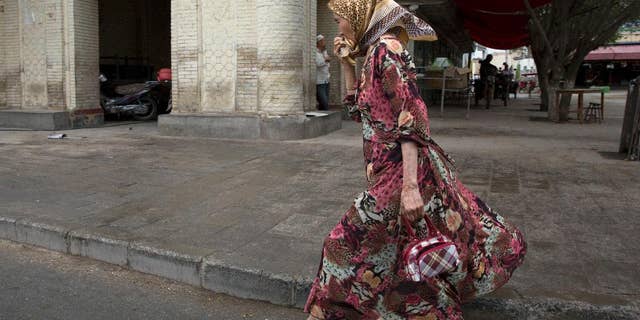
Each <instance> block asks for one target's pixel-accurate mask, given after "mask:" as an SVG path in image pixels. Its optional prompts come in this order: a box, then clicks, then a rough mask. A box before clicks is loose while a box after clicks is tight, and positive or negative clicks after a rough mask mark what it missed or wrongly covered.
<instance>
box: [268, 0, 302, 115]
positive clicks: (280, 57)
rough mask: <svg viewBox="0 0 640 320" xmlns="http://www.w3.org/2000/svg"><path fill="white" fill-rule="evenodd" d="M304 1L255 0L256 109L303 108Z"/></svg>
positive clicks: (271, 111)
mask: <svg viewBox="0 0 640 320" xmlns="http://www.w3.org/2000/svg"><path fill="white" fill-rule="evenodd" d="M305 2H306V1H300V0H257V1H256V9H257V10H256V15H257V18H258V19H257V22H258V25H259V29H258V70H259V71H258V99H259V102H258V103H259V108H258V109H259V110H260V112H262V113H264V114H269V115H290V114H300V113H302V112H303V110H304V107H305V97H304V73H305V70H304V61H303V60H304V54H305V50H306V49H307V43H306V42H305V41H306V40H307V34H305V30H304V26H305V18H306V15H305V10H304V9H305V8H304V3H305Z"/></svg>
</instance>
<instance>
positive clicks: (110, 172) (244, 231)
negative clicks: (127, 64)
mask: <svg viewBox="0 0 640 320" xmlns="http://www.w3.org/2000/svg"><path fill="white" fill-rule="evenodd" d="M607 101H608V105H607V114H606V116H607V120H606V121H605V123H603V124H599V125H598V124H584V125H580V124H577V123H569V124H554V123H550V122H546V121H540V119H541V118H542V117H543V115H544V114H541V113H539V112H535V111H531V109H533V108H536V106H534V105H533V104H534V103H535V101H534V100H528V99H523V100H518V102H517V103H516V104H515V105H512V106H511V107H509V108H506V109H505V108H503V107H495V108H494V109H492V110H489V111H487V110H484V109H477V110H474V111H473V112H472V114H471V119H470V120H464V110H463V109H462V108H456V107H450V108H447V109H446V110H447V111H446V113H445V117H444V119H442V118H439V117H438V116H437V112H433V117H432V128H433V135H434V137H435V139H436V141H438V142H439V143H440V144H441V145H442V146H443V147H444V148H445V150H447V151H448V152H450V153H451V154H452V155H453V156H454V158H455V159H456V160H457V164H458V165H457V166H458V169H459V170H460V175H461V179H462V181H463V182H465V183H466V184H467V185H469V186H470V188H471V189H472V190H474V191H475V192H477V193H479V194H480V195H482V196H483V197H484V198H485V199H486V200H487V202H488V203H489V204H490V205H491V206H493V207H494V208H495V209H497V210H498V211H499V212H501V213H502V214H503V215H504V216H506V217H507V219H509V220H511V221H512V222H514V223H515V224H516V225H518V226H519V227H520V228H521V229H522V230H523V231H524V233H525V236H526V237H527V240H528V242H529V253H528V256H527V261H526V263H525V265H524V266H523V267H522V268H521V269H520V270H518V271H517V272H516V274H515V276H514V278H513V279H512V281H511V282H510V283H509V284H508V285H507V286H506V287H505V288H504V289H502V290H500V291H499V292H497V293H496V294H495V295H493V296H492V297H489V298H487V299H484V300H481V301H480V302H478V303H477V304H476V305H475V306H474V309H473V310H481V309H483V308H489V309H491V310H502V311H504V312H505V313H507V311H508V310H519V311H518V312H527V310H547V309H548V310H561V309H563V308H568V309H567V310H569V311H568V312H574V313H575V314H578V315H579V314H596V313H597V312H602V315H603V317H604V316H610V315H614V314H615V315H617V316H619V317H623V316H624V317H629V319H632V318H633V316H629V315H630V314H635V315H636V316H637V315H638V313H637V312H638V308H640V302H639V300H640V278H639V277H637V274H636V269H637V265H638V264H639V263H640V257H638V255H637V252H639V249H640V245H639V243H640V241H639V240H640V233H639V232H637V231H638V230H639V229H640V223H639V222H638V219H637V217H638V213H639V211H640V210H639V209H638V205H637V204H638V203H639V202H640V193H639V192H638V190H640V188H639V183H640V171H639V170H638V165H640V164H639V163H637V162H636V163H634V162H625V161H622V160H620V159H619V157H618V156H617V155H616V154H615V152H616V151H617V147H618V143H619V141H618V139H619V135H620V128H621V123H622V119H621V115H622V113H623V107H624V94H623V93H620V92H614V93H613V94H611V95H610V96H609V97H608V98H607ZM343 127H344V128H343V129H342V130H340V131H338V132H335V133H333V134H330V135H328V136H324V137H320V138H316V139H312V140H305V141H299V142H241V141H232V140H210V139H195V138H168V137H161V136H158V134H157V130H156V129H155V126H154V124H152V123H144V124H130V125H124V126H113V127H107V128H102V129H91V130H75V131H68V132H65V133H67V134H68V136H69V138H68V139H65V140H47V139H46V135H47V134H48V133H47V132H32V131H0V181H1V182H2V183H0V238H5V239H10V240H14V241H18V242H23V243H29V244H34V245H38V246H42V247H45V248H49V249H53V250H56V251H61V252H67V253H71V254H75V255H83V256H87V257H91V258H95V259H98V260H102V261H107V262H110V263H113V264H118V265H122V266H128V267H130V268H132V269H134V270H139V271H142V272H147V273H151V274H156V275H160V276H163V277H167V278H170V279H175V280H178V281H182V282H185V283H188V284H192V285H196V286H202V287H204V288H207V289H211V290H213V291H216V292H222V293H229V294H231V295H235V296H239V297H243V298H251V299H258V300H266V301H270V302H273V303H276V304H281V305H297V306H300V305H302V303H303V302H304V299H305V298H306V292H307V290H308V285H309V282H310V281H311V279H312V278H313V275H314V272H315V270H316V268H317V263H318V259H319V253H320V249H321V243H322V239H323V237H324V235H325V234H326V233H327V232H328V230H330V229H331V228H332V227H333V225H334V224H335V223H337V221H338V219H339V217H340V216H341V215H342V214H343V213H344V211H345V210H346V209H347V208H348V206H349V204H350V202H351V201H352V200H353V197H354V196H355V195H356V194H357V193H358V192H360V191H361V190H362V189H363V188H364V185H365V183H364V178H363V176H364V170H363V168H362V150H361V137H360V136H359V129H358V126H357V125H356V124H354V123H350V122H345V123H344V126H343ZM492 308H493V309H492ZM473 310H471V311H469V312H473ZM615 312H620V313H615ZM634 312H635V313H634ZM533 316H534V315H533V313H532V314H531V317H533ZM532 319H533V318H532ZM603 319H605V318H603Z"/></svg>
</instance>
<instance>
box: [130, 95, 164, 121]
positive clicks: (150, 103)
mask: <svg viewBox="0 0 640 320" xmlns="http://www.w3.org/2000/svg"><path fill="white" fill-rule="evenodd" d="M138 101H139V102H140V104H143V105H144V106H145V107H147V110H146V112H145V113H133V119H135V120H138V121H148V120H154V119H156V118H157V117H158V102H157V101H156V100H155V99H154V98H153V97H151V96H144V97H141V98H140V100H138Z"/></svg>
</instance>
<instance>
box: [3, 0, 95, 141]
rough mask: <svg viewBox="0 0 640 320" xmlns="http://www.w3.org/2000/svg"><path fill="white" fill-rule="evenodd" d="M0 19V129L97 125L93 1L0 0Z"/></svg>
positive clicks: (63, 127)
mask: <svg viewBox="0 0 640 320" xmlns="http://www.w3.org/2000/svg"><path fill="white" fill-rule="evenodd" d="M0 15H3V16H2V19H1V22H0V28H1V29H0V39H1V40H3V41H0V43H2V44H3V51H2V52H3V53H2V59H3V60H4V63H2V64H3V67H2V68H1V69H0V97H2V98H0V108H2V109H3V111H2V112H0V126H2V127H14V128H31V129H40V130H58V129H70V128H76V127H87V126H95V125H99V124H101V123H102V121H103V115H102V110H101V109H100V103H99V86H98V81H97V77H98V72H99V70H98V68H99V66H98V65H99V60H98V19H97V18H98V6H97V0H45V1H42V0H0ZM5 44H6V45H5Z"/></svg>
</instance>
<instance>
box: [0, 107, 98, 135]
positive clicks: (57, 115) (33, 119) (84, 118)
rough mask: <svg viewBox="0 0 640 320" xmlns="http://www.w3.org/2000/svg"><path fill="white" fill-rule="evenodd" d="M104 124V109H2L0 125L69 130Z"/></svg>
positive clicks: (4, 126)
mask: <svg viewBox="0 0 640 320" xmlns="http://www.w3.org/2000/svg"><path fill="white" fill-rule="evenodd" d="M103 124H104V114H103V112H102V109H91V110H78V111H75V112H68V111H25V110H0V127H2V128H13V129H31V130H43V131H54V130H69V129H80V128H92V127H99V126H101V125H103Z"/></svg>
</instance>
